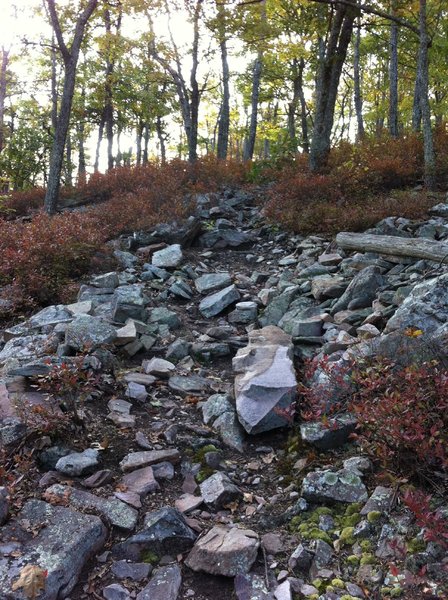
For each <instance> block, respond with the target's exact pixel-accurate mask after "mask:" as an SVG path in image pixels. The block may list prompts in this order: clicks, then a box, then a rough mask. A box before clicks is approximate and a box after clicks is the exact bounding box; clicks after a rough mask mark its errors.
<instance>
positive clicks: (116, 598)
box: [103, 583, 131, 600]
mask: <svg viewBox="0 0 448 600" xmlns="http://www.w3.org/2000/svg"><path fill="white" fill-rule="evenodd" d="M103 597H104V598H105V600H128V599H129V598H130V597H131V596H130V595H129V592H128V590H127V589H126V588H124V587H123V586H122V585H119V584H118V583H112V584H111V585H108V586H107V587H105V588H104V589H103Z"/></svg>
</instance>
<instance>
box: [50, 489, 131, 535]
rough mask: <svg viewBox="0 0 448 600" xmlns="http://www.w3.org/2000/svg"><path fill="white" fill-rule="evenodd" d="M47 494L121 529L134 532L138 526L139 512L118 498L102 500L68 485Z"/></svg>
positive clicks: (51, 490)
mask: <svg viewBox="0 0 448 600" xmlns="http://www.w3.org/2000/svg"><path fill="white" fill-rule="evenodd" d="M45 494H47V495H49V496H51V497H52V498H60V499H61V500H66V501H67V502H68V504H69V505H70V506H73V507H74V508H79V509H81V510H83V511H86V512H89V511H93V512H97V513H98V514H99V515H101V517H103V519H104V520H105V521H106V522H107V523H109V524H110V525H113V526H114V527H119V528H120V529H125V530H126V531H132V530H133V529H135V526H136V525H137V519H138V512H137V511H136V510H135V509H133V508H131V507H130V506H128V505H127V504H125V503H124V502H121V501H120V500H118V499H116V498H102V497H101V496H95V495H94V494H91V493H89V492H84V491H82V490H77V489H76V488H72V487H70V486H68V485H61V484H58V483H57V484H55V485H52V486H51V487H49V488H48V489H47V490H46V492H45Z"/></svg>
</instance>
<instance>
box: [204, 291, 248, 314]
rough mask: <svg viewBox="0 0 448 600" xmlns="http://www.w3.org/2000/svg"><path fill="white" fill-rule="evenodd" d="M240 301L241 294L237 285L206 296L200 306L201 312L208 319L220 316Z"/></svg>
mask: <svg viewBox="0 0 448 600" xmlns="http://www.w3.org/2000/svg"><path fill="white" fill-rule="evenodd" d="M239 299H240V293H239V291H238V290H237V288H236V286H235V285H229V286H228V287H226V288H224V289H223V290H220V291H219V292H215V293H214V294H211V295H210V296H206V297H205V298H204V299H203V300H202V301H201V303H200V304H199V312H200V313H201V314H202V315H203V316H204V317H206V318H210V317H215V316H216V315H219V313H221V312H222V311H223V310H225V309H226V308H227V307H228V306H230V305H231V304H233V303H234V302H236V301H237V300H239Z"/></svg>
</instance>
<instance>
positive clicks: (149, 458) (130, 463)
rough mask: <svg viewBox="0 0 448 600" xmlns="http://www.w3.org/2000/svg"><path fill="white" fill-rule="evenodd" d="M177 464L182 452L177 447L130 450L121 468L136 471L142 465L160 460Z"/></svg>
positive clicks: (145, 465) (153, 463)
mask: <svg viewBox="0 0 448 600" xmlns="http://www.w3.org/2000/svg"><path fill="white" fill-rule="evenodd" d="M164 461H167V462H170V463H172V464H174V465H175V464H177V463H178V462H179V461H180V452H179V450H176V449H174V448H173V449H167V450H143V451H142V452H130V453H129V454H127V455H126V456H125V457H124V458H123V460H122V461H121V463H120V467H121V470H122V471H124V472H125V473H126V472H127V471H134V470H135V469H139V468H142V467H150V466H151V465H155V464H157V463H160V462H164Z"/></svg>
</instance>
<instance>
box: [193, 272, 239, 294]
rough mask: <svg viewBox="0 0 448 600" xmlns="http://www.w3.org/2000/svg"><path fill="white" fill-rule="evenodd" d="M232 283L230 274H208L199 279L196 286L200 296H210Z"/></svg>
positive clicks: (195, 283)
mask: <svg viewBox="0 0 448 600" xmlns="http://www.w3.org/2000/svg"><path fill="white" fill-rule="evenodd" d="M231 283H232V278H231V277H230V273H206V274H205V275H201V277H198V278H197V279H196V280H195V282H194V285H195V286H196V289H197V290H198V292H199V293H200V294H210V293H212V292H216V291H217V290H220V289H222V288H224V287H228V286H229V285H231Z"/></svg>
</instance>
